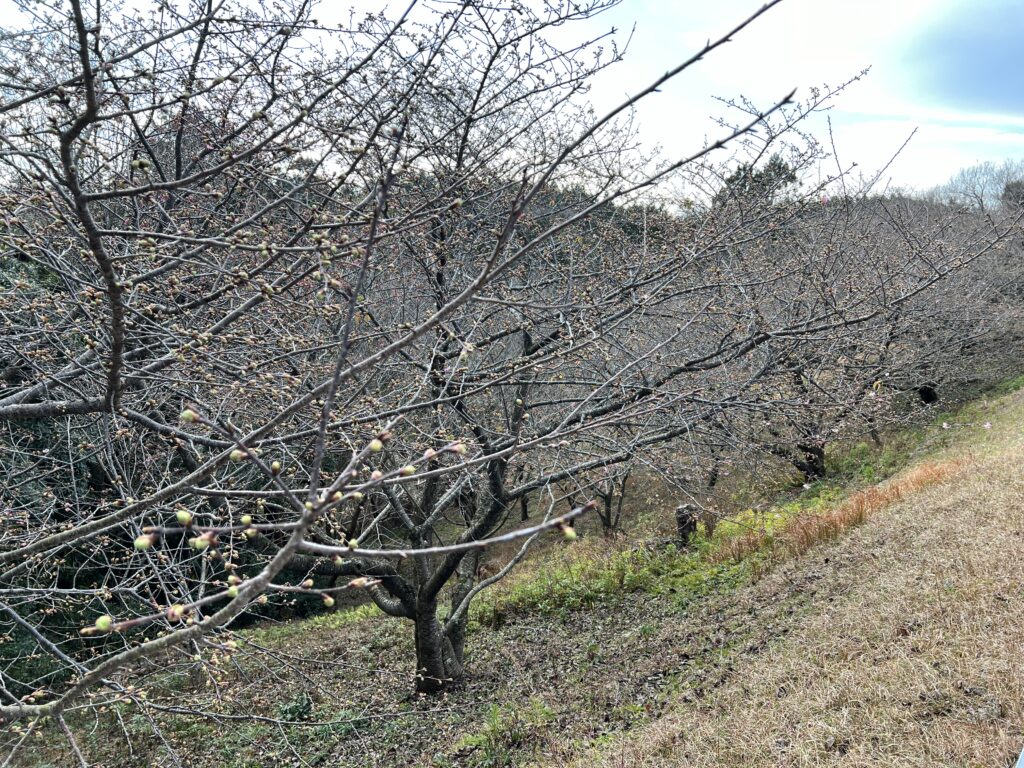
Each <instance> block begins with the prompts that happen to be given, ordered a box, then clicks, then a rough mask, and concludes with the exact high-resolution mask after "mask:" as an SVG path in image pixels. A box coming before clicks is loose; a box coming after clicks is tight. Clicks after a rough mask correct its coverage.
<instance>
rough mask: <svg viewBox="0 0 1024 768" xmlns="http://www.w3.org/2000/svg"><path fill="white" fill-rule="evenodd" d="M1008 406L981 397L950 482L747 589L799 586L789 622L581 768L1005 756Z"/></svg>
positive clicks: (1017, 619)
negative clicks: (978, 422) (980, 425)
mask: <svg viewBox="0 0 1024 768" xmlns="http://www.w3.org/2000/svg"><path fill="white" fill-rule="evenodd" d="M1022 402H1024V401H1022V398H1021V396H1020V395H1019V394H1018V395H1014V396H1012V397H1011V398H1007V399H1005V400H1002V401H999V402H997V403H996V404H995V405H994V407H993V408H992V411H991V412H992V414H993V423H992V427H991V428H990V429H988V430H985V431H983V432H982V431H976V432H975V433H974V434H973V435H972V436H971V438H970V439H969V440H968V441H966V442H965V443H961V444H959V445H958V446H957V447H956V448H954V449H953V450H952V451H951V452H949V453H952V454H954V455H959V456H962V457H967V458H969V459H970V463H969V464H968V465H967V466H966V467H965V469H964V470H963V471H962V472H959V473H957V474H956V475H955V477H953V478H951V479H949V480H948V481H946V482H943V483H940V484H937V485H934V486H932V487H929V488H925V489H922V490H921V491H920V492H919V493H917V494H915V495H913V496H911V497H910V498H908V499H907V500H905V501H904V502H902V503H899V504H896V505H894V506H892V507H890V508H888V509H885V510H883V511H882V512H880V513H879V514H877V515H875V516H874V517H872V518H871V519H870V520H869V521H868V522H867V524H865V525H864V526H863V527H860V528H858V529H857V530H855V531H853V532H851V533H850V534H849V535H847V536H845V537H843V538H842V539H841V540H840V541H838V542H837V543H835V544H832V545H829V546H822V547H818V548H816V549H815V550H814V551H813V552H812V553H811V554H810V555H809V556H808V557H806V558H804V559H802V560H801V561H799V562H794V563H790V564H788V565H787V566H786V567H784V568H780V569H779V570H778V571H777V572H775V573H773V574H772V575H771V576H769V577H768V578H767V579H765V580H764V581H763V582H762V583H760V584H758V585H757V586H756V587H755V588H754V589H753V590H752V592H754V593H760V597H752V602H753V603H755V604H756V603H758V602H761V601H763V600H765V599H769V598H771V597H772V596H774V595H776V594H779V593H782V594H785V593H786V592H787V591H788V590H790V589H794V588H797V589H799V591H800V592H801V593H802V594H803V596H804V598H805V602H804V603H803V605H802V606H801V610H802V616H801V617H800V618H799V619H797V620H795V621H794V620H792V618H790V619H789V620H788V621H787V622H786V624H785V627H784V629H785V630H786V631H784V632H783V631H771V630H769V629H768V628H767V627H766V628H765V633H766V635H768V636H772V639H771V640H770V641H769V642H768V643H767V644H765V645H763V646H757V645H753V644H750V645H748V646H747V647H746V648H745V649H744V652H743V653H742V654H740V657H739V658H738V659H737V660H736V661H735V662H734V663H733V664H732V665H731V666H730V668H729V669H728V670H727V671H726V672H725V673H724V674H723V675H721V676H720V678H719V679H717V680H716V681H715V684H714V685H713V686H700V685H698V686H694V687H692V688H691V689H690V690H687V691H686V692H685V693H683V694H681V695H679V696H677V697H676V699H675V701H674V702H673V704H672V705H671V707H670V711H669V712H668V713H667V714H665V715H664V716H662V717H660V718H657V719H656V720H655V721H654V722H652V723H651V724H649V725H647V726H645V727H644V728H642V729H641V730H640V731H639V732H638V733H635V734H630V735H629V736H628V737H626V738H624V739H619V740H616V742H615V743H614V744H611V745H606V746H604V747H603V748H602V749H601V750H598V751H597V757H598V758H599V759H597V760H596V761H591V760H589V759H588V760H587V761H586V764H588V765H595V764H596V765H602V766H618V765H636V766H670V765H671V766H678V765H693V766H769V765H770V766H779V765H785V766H823V765H843V766H1008V765H1013V764H1014V763H1015V760H1016V758H1017V756H1018V755H1019V753H1020V751H1021V748H1022V746H1024V679H1022V667H1021V662H1022V656H1021V644H1020V627H1021V623H1022V620H1024V589H1022V586H1021V585H1022V584H1024V562H1022V560H1021V557H1020V552H1021V545H1022V542H1024V478H1022V477H1021V466H1022V459H1024V437H1022V434H1021V429H1020V424H1021V423H1022V422H1021V416H1022V413H1021V404H1022ZM979 415H980V414H979ZM975 429H977V427H976V426H975ZM778 629H783V628H781V627H780V628H778ZM552 764H559V765H560V764H562V763H561V762H558V761H556V762H555V763H552ZM577 764H578V765H583V764H584V762H579V763H577Z"/></svg>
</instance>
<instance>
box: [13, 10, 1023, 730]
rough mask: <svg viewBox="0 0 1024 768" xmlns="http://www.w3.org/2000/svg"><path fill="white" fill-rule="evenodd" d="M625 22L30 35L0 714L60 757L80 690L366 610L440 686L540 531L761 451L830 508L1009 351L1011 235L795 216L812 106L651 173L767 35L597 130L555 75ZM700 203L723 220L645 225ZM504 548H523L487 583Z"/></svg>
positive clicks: (857, 216)
mask: <svg viewBox="0 0 1024 768" xmlns="http://www.w3.org/2000/svg"><path fill="white" fill-rule="evenodd" d="M774 4H775V3H770V4H769V5H768V6H766V7H765V8H764V9H762V10H761V11H759V12H758V13H757V14H755V17H756V16H757V15H760V14H761V13H764V12H765V11H766V10H768V8H770V6H771V5H774ZM611 5H614V0H590V1H589V2H585V3H548V4H546V5H545V8H544V9H543V10H542V11H538V10H536V9H534V8H533V7H532V6H530V5H528V4H526V3H520V2H518V0H511V2H508V3H504V4H502V5H501V7H496V6H494V7H492V6H490V5H487V4H483V3H476V2H466V3H461V4H455V5H452V6H445V10H444V11H443V12H438V13H436V14H428V15H426V16H423V17H422V18H421V17H418V16H416V15H415V13H416V12H415V9H411V10H410V12H408V13H407V14H406V15H405V16H403V17H401V18H400V19H399V20H398V21H397V22H396V21H388V20H385V19H384V18H383V17H376V16H369V17H367V18H366V19H364V20H362V21H360V22H359V23H358V24H354V25H353V26H352V27H351V28H347V29H345V30H341V31H329V30H326V29H324V28H323V27H322V26H320V25H319V24H318V23H317V21H316V20H315V18H314V16H313V11H312V10H311V9H310V7H309V6H308V4H306V3H304V2H303V3H300V2H295V3H287V2H286V3H275V4H273V5H265V6H264V5H258V6H254V5H251V4H246V5H238V6H232V5H231V4H230V3H213V2H202V1H199V0H197V1H196V2H192V3H191V4H188V5H187V6H183V7H182V8H179V9H176V8H175V7H172V6H170V5H161V6H159V8H158V11H156V12H155V13H154V15H153V17H152V18H137V19H136V18H131V17H126V16H124V15H122V14H121V13H120V12H119V11H118V10H117V9H116V8H114V7H112V5H110V4H106V3H103V2H100V3H98V4H94V5H92V6H90V7H88V8H87V7H85V6H83V5H82V4H80V3H79V2H78V0H72V2H71V3H70V13H68V14H64V13H63V12H58V11H46V10H44V9H42V7H39V6H35V5H32V6H25V11H26V12H27V13H30V14H33V21H32V29H31V31H23V32H11V33H5V34H4V35H3V36H2V37H0V68H2V71H3V78H2V83H0V115H2V118H3V126H4V128H3V129H2V131H0V259H2V261H0V321H2V323H3V327H4V328H5V329H6V331H5V333H4V334H3V336H2V337H0V361H2V364H0V385H2V388H0V425H2V426H3V436H2V438H0V439H2V444H3V449H2V451H0V472H2V473H3V475H4V477H6V480H5V482H4V484H3V486H2V489H0V508H2V509H0V511H2V514H3V520H2V523H0V524H2V525H3V538H2V541H3V544H2V546H0V611H2V612H3V614H4V618H3V621H4V622H5V626H6V627H9V628H10V631H9V633H8V635H7V638H8V639H7V640H6V643H5V644H6V646H7V647H8V648H13V649H15V650H14V652H11V653H7V652H6V651H3V652H2V656H3V659H4V661H3V665H4V666H3V669H2V675H0V697H2V698H3V701H2V702H0V717H2V718H4V719H5V720H6V721H15V720H25V719H28V720H30V721H31V722H33V723H34V724H36V725H34V726H33V727H40V726H38V724H39V723H41V722H42V720H43V719H44V718H50V719H52V720H53V721H56V722H57V724H58V725H59V726H61V727H63V728H64V730H65V731H66V733H67V734H68V736H69V738H71V739H72V744H73V743H74V742H73V734H72V733H71V731H70V729H68V728H67V726H66V721H65V720H64V714H65V713H66V712H67V711H68V709H69V708H70V707H73V706H79V705H80V703H81V702H82V701H83V699H84V697H85V696H86V695H87V694H90V692H92V691H96V690H105V691H106V692H107V693H108V694H109V695H111V696H117V697H121V698H124V699H127V700H130V701H132V702H134V704H135V705H137V706H139V707H142V708H145V707H146V706H147V704H146V701H145V697H144V696H142V695H140V693H139V690H138V689H137V688H134V687H132V686H131V684H130V682H131V680H132V679H133V676H134V675H138V674H143V673H144V672H145V670H147V669H152V668H153V667H154V666H159V665H160V664H161V663H162V660H164V659H166V658H169V657H170V656H173V655H174V654H176V653H184V652H187V653H190V654H191V653H196V652H200V653H201V652H202V649H203V648H204V647H205V646H204V644H213V645H214V646H216V645H217V644H218V643H220V642H221V640H220V639H218V634H217V632H218V630H220V629H222V628H224V627H226V626H228V625H229V624H230V623H231V622H232V621H235V620H237V619H239V617H242V616H243V615H245V614H246V613H247V612H250V611H252V610H259V609H260V608H259V606H260V605H261V604H262V603H264V602H267V601H268V600H269V602H270V603H271V604H272V603H273V602H274V601H277V600H284V599H291V598H294V597H296V596H302V595H306V596H312V597H314V598H316V599H319V600H322V601H323V602H324V603H325V604H327V605H332V604H333V603H334V601H335V600H336V599H338V598H339V597H340V594H341V593H342V592H343V591H345V590H350V589H362V590H366V593H367V594H368V596H369V598H370V599H372V600H373V602H374V603H376V605H377V606H379V607H380V608H381V609H382V610H383V611H384V612H385V613H387V614H389V615H392V616H397V617H401V618H404V619H407V620H408V621H409V622H410V623H411V624H412V626H413V627H414V634H415V648H416V660H415V669H416V686H417V688H418V689H419V690H420V691H423V692H436V691H439V690H442V689H444V688H446V687H447V686H449V685H450V684H451V683H452V682H455V681H458V680H459V679H460V678H461V677H462V676H463V674H464V668H463V662H464V651H465V642H466V627H467V619H468V608H469V605H470V604H471V601H472V600H473V598H474V597H475V596H476V595H477V594H478V593H479V592H480V590H481V589H483V588H485V587H487V586H488V585H489V584H491V583H493V582H494V581H495V580H497V579H498V578H501V577H502V576H503V575H505V574H506V573H507V572H508V571H509V570H510V569H511V568H512V567H513V566H514V565H516V564H517V563H518V562H520V561H521V560H522V559H523V557H524V556H525V554H526V552H527V549H528V547H529V545H530V543H531V542H533V541H534V540H535V538H536V537H537V536H538V535H540V533H542V532H543V531H544V530H547V529H549V528H555V527H560V528H562V529H564V530H565V532H566V533H568V534H570V535H571V528H569V526H570V524H571V520H572V518H573V517H575V516H576V515H579V514H584V513H586V512H589V511H591V510H594V509H599V510H600V511H601V513H602V514H603V515H604V516H606V517H607V522H608V525H612V524H613V522H614V520H616V519H617V516H618V514H620V513H621V507H619V508H618V509H619V511H618V513H617V512H616V510H615V507H614V504H613V502H612V499H613V498H614V495H615V484H616V482H619V481H618V480H617V479H616V478H621V477H622V474H623V473H624V472H625V471H626V470H627V469H628V468H630V467H632V468H633V469H632V471H634V472H651V471H657V472H662V473H664V474H666V475H667V476H671V477H673V478H675V479H676V480H677V481H678V482H679V483H680V486H681V491H682V492H684V493H690V494H691V495H693V496H694V497H695V498H699V497H700V496H701V495H702V494H703V493H704V492H706V491H707V490H708V489H709V488H713V487H714V485H715V483H716V482H717V480H718V477H719V476H720V474H721V472H722V471H724V469H725V468H727V466H728V464H729V462H731V461H733V460H735V458H736V456H737V455H738V453H740V452H751V451H759V452H762V453H763V454H765V455H774V456H782V457H784V458H785V459H786V460H787V461H789V462H791V463H792V464H793V466H794V467H796V468H798V470H799V471H800V472H801V473H802V474H803V476H804V477H805V478H807V479H812V478H814V477H815V476H817V475H818V474H820V473H821V471H822V468H823V463H822V462H823V457H824V450H825V446H826V444H827V442H828V441H829V440H831V439H835V438H836V437H838V436H840V435H844V434H849V433H850V432H851V431H864V432H869V431H871V430H874V429H878V428H880V427H881V426H882V425H883V424H884V423H885V422H886V421H887V420H888V419H890V418H891V417H892V414H894V413H895V412H896V411H895V410H894V403H895V402H896V401H897V400H898V399H899V398H900V397H901V396H903V395H904V394H905V393H906V392H908V391H911V390H914V389H916V388H917V387H918V386H920V385H921V384H922V383H924V382H927V381H931V382H937V381H942V380H944V379H947V378H953V377H956V376H957V375H959V371H960V370H961V369H962V368H963V367H964V366H965V365H966V366H969V367H976V365H977V361H978V360H979V359H981V358H980V355H982V354H983V353H984V354H988V353H989V352H990V351H991V350H992V348H991V347H989V346H986V343H987V341H989V340H991V339H992V335H991V332H992V330H993V328H994V324H998V323H1001V322H1004V321H1006V319H1007V318H1011V319H1012V311H1011V310H1012V307H1011V305H1010V302H1009V301H1008V300H1007V299H1006V294H1005V292H1004V293H1001V292H1000V291H1002V290H1004V288H1005V285H1006V284H1007V283H1008V282H1012V281H1013V280H1014V279H1015V275H1016V273H1015V272H1014V269H1015V261H1014V260H1013V259H1011V258H1008V257H1007V251H1006V249H1007V247H1010V246H1011V245H1012V240H1011V239H1010V233H1011V232H1012V227H1013V224H1014V223H1015V220H1014V219H1013V218H1012V217H1010V218H992V217H985V216H981V215H977V214H976V213H974V212H971V211H966V210H957V209H953V208H951V207H949V206H946V205H943V204H939V203H927V202H921V201H914V200H910V199H904V198H885V197H873V196H871V195H870V190H860V191H856V192H855V191H853V190H852V189H846V188H845V187H843V186H842V185H841V184H840V182H843V181H844V180H842V179H841V178H840V179H824V180H820V181H818V182H817V183H810V182H808V181H807V179H808V178H810V175H809V174H810V172H811V171H812V169H814V168H816V167H817V163H818V161H819V160H820V159H821V156H822V152H821V150H820V148H819V147H817V146H816V145H814V144H813V142H810V143H808V142H806V141H804V140H802V139H801V140H800V141H796V139H800V136H799V134H793V133H792V131H791V130H790V129H791V128H793V127H794V126H795V125H798V124H799V121H800V120H801V119H802V118H803V117H804V116H806V115H807V114H808V113H809V112H810V111H813V110H814V109H817V108H819V107H820V106H821V105H822V103H823V100H824V99H826V98H827V95H822V94H818V93H816V94H814V96H813V98H812V99H811V100H810V101H809V102H806V103H791V102H790V99H789V98H783V99H781V100H780V102H779V103H778V104H776V105H774V106H769V107H768V108H766V109H764V110H762V111H757V110H754V111H753V113H752V114H745V115H744V118H743V121H742V122H741V123H740V124H737V125H735V126H727V127H726V128H724V129H723V135H722V137H721V140H720V141H718V142H716V143H713V144H710V145H709V146H707V147H705V148H703V149H700V150H698V151H696V152H695V153H694V154H693V155H691V156H686V157H679V158H676V159H666V160H663V161H661V162H660V163H658V164H655V165H652V164H651V163H649V162H648V161H646V160H645V159H644V158H639V157H636V156H634V155H633V154H632V153H631V151H630V149H629V148H630V146H631V141H630V136H629V135H628V133H627V132H625V128H624V127H623V126H624V124H621V123H619V122H618V119H619V118H620V117H621V116H622V115H624V114H626V113H627V112H628V110H629V108H630V107H631V106H632V105H633V104H635V103H636V102H637V101H639V100H640V99H642V98H644V97H645V96H647V95H648V94H650V93H652V92H654V91H655V90H656V89H657V88H658V86H659V85H661V84H662V83H663V82H664V81H665V80H666V79H668V78H671V77H674V76H676V75H677V74H678V73H679V72H682V71H683V70H685V69H686V68H687V67H688V66H691V65H692V64H693V63H695V62H696V61H697V60H698V59H700V58H702V57H703V56H704V55H707V54H710V53H711V52H713V50H714V49H715V48H717V47H718V46H719V45H721V44H722V43H723V42H725V41H726V40H728V39H729V38H730V36H731V35H732V34H735V33H737V32H739V31H740V30H741V29H742V28H743V27H745V26H746V24H747V23H749V22H750V21H752V19H748V20H747V21H745V22H743V24H741V25H740V26H739V27H737V29H736V30H733V31H732V32H730V34H729V35H726V36H724V37H723V38H721V39H720V40H718V41H716V42H713V43H710V44H709V45H708V46H707V48H705V49H704V50H703V51H700V52H698V53H697V54H696V55H695V56H694V57H693V58H691V59H690V60H688V61H686V62H684V63H682V64H680V65H678V66H676V67H675V68H673V69H671V70H669V72H668V73H667V74H666V75H665V76H664V77H663V78H661V79H660V80H659V81H657V82H655V83H652V84H650V85H649V86H648V87H646V88H644V89H639V90H638V91H637V93H636V95H635V96H633V97H631V98H630V99H628V100H627V101H626V102H624V103H623V105H622V106H621V107H619V108H618V109H616V110H614V111H613V112H611V113H610V114H608V115H606V116H604V117H600V118H598V117H595V116H594V115H593V114H591V113H590V111H589V110H588V109H587V108H586V107H585V106H582V102H581V101H580V98H579V97H580V94H582V93H583V92H585V90H586V87H587V83H588V82H589V81H590V79H591V78H592V77H593V76H594V75H595V74H596V73H597V72H598V71H600V70H601V69H603V68H604V67H605V66H607V65H609V64H612V63H614V62H615V61H616V60H617V58H618V56H619V54H618V52H617V51H616V50H615V49H614V47H610V46H609V44H608V42H607V41H605V40H604V39H602V38H598V39H593V40H586V41H583V42H581V43H580V44H579V45H578V46H576V47H569V48H565V47H562V48H556V47H554V46H553V45H552V44H551V43H550V42H548V39H549V33H550V32H551V30H552V29H554V28H555V27H561V26H562V25H564V24H566V23H568V22H572V21H576V20H581V19H587V18H590V17H593V16H594V15H596V14H598V13H600V12H601V11H602V10H605V9H606V8H607V7H609V6H611ZM754 126H756V127H757V128H758V133H757V134H756V135H754V134H750V133H748V131H749V129H750V128H752V127H754ZM787 137H794V139H793V142H794V143H789V144H787V143H785V142H786V140H787ZM729 142H732V144H731V146H733V147H734V149H735V151H736V152H737V153H739V154H741V155H742V156H743V158H744V164H742V165H740V167H739V170H736V165H735V163H734V162H730V161H727V160H724V159H716V158H714V157H713V156H712V153H713V152H714V151H715V150H717V149H720V148H721V147H722V146H724V145H725V144H727V143H729ZM729 168H731V169H732V170H728V169H729ZM672 179H683V180H685V181H687V182H688V183H689V188H690V189H706V190H709V194H708V195H707V196H706V198H705V199H704V200H703V202H701V201H699V200H698V201H696V202H694V201H693V200H692V199H691V200H690V201H688V202H687V203H686V204H685V205H684V204H683V203H682V202H679V203H675V202H672V201H669V202H668V203H662V204H654V203H653V202H652V201H651V199H649V198H647V197H645V195H646V194H647V193H648V192H649V191H650V190H652V189H654V188H655V186H656V185H657V184H658V183H660V182H664V181H666V180H672ZM826 186H827V187H828V188H829V189H835V188H839V189H845V192H843V193H842V194H839V195H837V196H835V197H833V198H832V199H830V200H829V199H827V198H825V197H823V190H824V189H825V188H826ZM1011 324H1012V323H1011ZM993 360H994V363H993V364H997V363H998V362H999V360H997V359H996V358H995V357H993ZM681 467H682V468H684V470H683V471H681V470H680V468H681ZM609 483H611V486H609ZM569 498H573V499H575V500H576V503H575V504H574V505H573V506H572V509H571V511H570V512H569V513H568V514H567V515H566V514H564V513H565V511H566V509H567V506H566V500H567V499H569ZM560 515H561V516H560ZM521 521H525V522H521ZM520 524H521V525H523V526H527V527H522V528H517V527H516V526H517V525H520ZM494 537H502V538H503V539H505V540H517V541H520V542H521V546H520V547H519V548H518V550H517V551H515V553H514V554H513V555H512V556H511V557H510V559H508V560H507V562H503V563H501V564H500V566H499V567H498V568H497V571H496V572H495V573H493V574H491V575H489V576H487V577H486V578H482V575H481V570H480V568H478V558H479V554H480V551H481V549H482V547H484V546H486V544H487V543H488V542H489V541H490V540H492V539H493V538H494ZM2 648H3V646H0V649H2ZM102 700H103V697H102V696H101V697H99V698H98V699H93V700H92V701H100V702H101V701H102Z"/></svg>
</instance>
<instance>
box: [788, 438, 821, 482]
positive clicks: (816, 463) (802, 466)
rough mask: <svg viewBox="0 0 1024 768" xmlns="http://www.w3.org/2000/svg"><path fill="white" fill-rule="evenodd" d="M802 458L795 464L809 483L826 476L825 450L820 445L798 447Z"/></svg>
mask: <svg viewBox="0 0 1024 768" xmlns="http://www.w3.org/2000/svg"><path fill="white" fill-rule="evenodd" d="M797 451H799V453H800V458H799V459H798V460H797V461H794V462H793V465H794V466H795V467H796V468H797V469H799V470H800V471H801V472H802V473H803V475H804V479H805V480H806V481H807V482H809V483H810V482H813V481H815V480H818V479H820V478H822V477H824V476H825V448H824V446H820V445H806V444H801V445H797Z"/></svg>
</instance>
